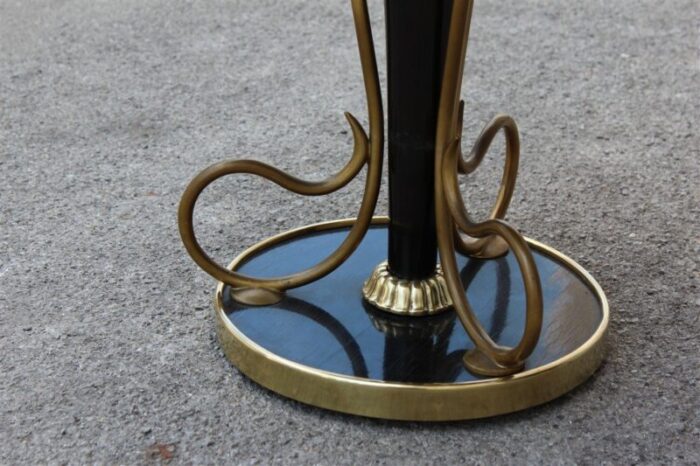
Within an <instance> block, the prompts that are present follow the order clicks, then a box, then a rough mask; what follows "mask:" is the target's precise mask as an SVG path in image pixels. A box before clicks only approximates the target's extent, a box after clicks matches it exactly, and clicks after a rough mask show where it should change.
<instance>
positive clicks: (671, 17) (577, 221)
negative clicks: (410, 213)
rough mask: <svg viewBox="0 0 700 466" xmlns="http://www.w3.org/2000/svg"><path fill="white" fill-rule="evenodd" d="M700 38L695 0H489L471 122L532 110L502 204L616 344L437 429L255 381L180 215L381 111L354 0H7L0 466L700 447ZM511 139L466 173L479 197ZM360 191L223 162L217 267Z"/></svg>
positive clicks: (663, 458)
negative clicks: (332, 190)
mask: <svg viewBox="0 0 700 466" xmlns="http://www.w3.org/2000/svg"><path fill="white" fill-rule="evenodd" d="M371 10H372V14H373V18H374V24H375V41H376V42H377V44H378V58H379V60H380V68H382V74H383V73H384V71H383V68H384V66H383V63H384V46H383V42H384V31H383V9H382V4H381V2H378V1H373V2H372V5H371ZM699 29H700V5H699V4H698V3H697V1H696V0H654V1H650V0H643V1H632V0H619V1H614V2H603V1H593V2H575V3H574V2H545V1H541V0H539V1H538V0H505V1H501V2H496V1H487V0H483V1H478V2H477V5H476V7H475V11H474V22H473V27H472V40H471V42H470V49H469V56H468V64H467V68H466V72H465V73H466V74H465V87H464V91H463V95H464V98H465V100H466V102H467V111H466V115H465V139H466V140H467V143H468V141H470V140H473V138H474V136H475V135H476V134H477V133H478V131H479V130H480V128H481V126H482V125H483V124H485V123H486V122H487V121H488V119H489V118H490V116H491V115H492V114H493V113H495V112H497V111H500V112H506V113H510V114H512V115H513V116H514V117H515V118H516V119H517V120H518V122H519V124H520V127H521V130H522V147H523V156H522V164H521V177H520V179H519V183H518V189H517V191H516V196H515V198H514V202H513V205H512V207H511V210H510V214H509V219H510V220H511V221H512V222H513V223H514V224H515V225H517V226H518V227H519V228H520V229H521V230H522V231H524V232H525V233H526V234H527V235H529V236H532V237H534V238H537V239H540V240H543V241H545V242H547V243H549V244H551V245H553V246H554V247H556V248H558V249H560V250H562V251H564V252H565V253H567V254H568V255H570V256H571V257H573V258H575V259H577V260H578V261H580V263H581V264H583V265H584V266H586V267H588V268H589V269H590V270H591V272H592V273H593V274H594V276H596V278H597V279H598V280H599V281H600V283H601V284H602V285H603V287H604V288H605V290H606V292H607V294H608V297H609V299H610V304H611V309H612V322H611V327H610V348H609V355H608V357H607V362H606V363H605V364H604V365H603V367H602V368H601V369H600V371H599V372H598V373H597V374H596V375H595V376H594V377H593V378H592V379H591V380H590V381H589V382H588V383H586V384H584V385H583V386H582V387H580V388H579V389H577V390H575V391H574V392H573V393H571V394H569V395H567V396H565V397H563V398H562V399H560V400H557V401H555V402H552V403H549V404H547V405H545V406H542V407H540V408H537V409H532V410H529V411H525V412H522V413H518V414H513V415H509V416H505V417H500V418H496V419H489V420H481V421H475V422H464V423H451V424H433V425H422V424H414V423H394V422H382V421H376V420H369V419H362V418H355V417H350V416H345V415H340V414H335V413H331V412H326V411H323V410H319V409H315V408H311V407H307V406H303V405H301V404H299V403H295V402H291V401H287V400H285V399H283V398H281V397H279V396H277V395H274V394H272V393H270V392H268V391H266V390H264V389H261V388H259V387H258V386H256V385H255V384H254V383H252V382H250V381H248V380H247V379H245V378H244V377H243V376H242V375H241V374H240V373H238V372H237V371H236V370H235V369H233V368H232V367H231V366H230V365H229V363H228V362H227V361H226V360H225V359H224V357H223V355H222V353H221V351H220V350H219V347H218V344H217V341H216V337H215V334H214V326H213V319H212V317H211V314H210V307H211V296H212V292H213V289H214V281H213V280H212V279H210V278H209V277H208V276H207V275H205V274H204V273H203V272H201V271H200V270H199V269H198V268H197V267H196V266H195V265H194V263H193V262H192V261H191V260H190V259H189V257H188V256H187V255H186V253H185V251H184V249H183V247H182V245H181V243H180V240H179V236H178V233H177V228H176V206H177V203H178V200H179V196H180V194H181V193H182V191H183V189H184V187H185V185H186V183H187V182H188V180H189V179H190V178H191V177H192V176H193V175H194V174H195V173H196V172H197V171H198V170H200V169H201V168H203V167H205V166H207V165H209V164H211V163H213V162H215V161H219V160H221V159H224V158H229V157H253V158H257V159H260V160H264V161H268V162H272V163H274V164H276V165H278V166H279V167H282V168H284V169H286V170H288V171H290V172H292V173H295V174H299V175H304V176H306V177H309V178H321V177H322V176H324V175H326V174H330V173H331V172H333V171H334V170H335V169H337V168H338V167H340V166H341V164H343V163H344V161H345V160H346V159H347V157H348V156H349V152H350V149H351V141H350V137H349V134H348V128H347V125H346V123H345V121H344V119H343V116H342V112H343V111H345V110H348V111H351V112H353V113H354V114H356V115H358V117H362V118H361V120H363V121H364V120H366V116H365V115H366V112H365V105H364V96H363V87H362V81H361V77H360V68H359V62H358V56H357V51H356V47H355V39H354V31H353V26H352V18H351V14H350V9H349V5H348V2H346V1H342V2H341V1H335V0H334V1H310V0H304V1H301V0H288V1H285V2H279V1H275V0H258V1H255V2H253V1H242V0H225V1H224V0H220V1H215V0H211V1H182V0H176V1H170V0H169V1H165V0H151V1H148V2H144V1H140V0H122V1H119V2H110V1H88V0H62V1H48V0H0V170H1V173H2V180H3V182H2V184H0V354H2V357H0V374H1V375H0V463H2V464H19V463H51V464H59V463H71V464H77V463H141V462H158V461H165V460H167V458H168V457H170V456H172V457H173V458H172V460H171V462H172V463H177V464H180V463H183V464H187V463H194V464H200V463H201V464H203V463H219V464H221V463H261V464H277V463H279V464H311V463H314V464H316V463H318V464H331V463H333V464H385V463H386V464H396V463H415V464H429V463H434V464H464V463H481V464H497V463H499V464H500V463H511V464H523V463H530V464H564V463H579V464H601V463H609V464H635V463H638V464H641V463H646V464H649V463H658V464H671V463H679V464H681V463H686V464H693V463H695V464H697V463H698V462H700V421H699V420H698V412H699V411H700V398H699V394H700V389H699V388H698V377H699V375H700V357H699V356H698V334H699V330H700V325H699V320H698V315H699V313H698V311H699V307H700V289H699V279H698V277H699V275H700V267H699V261H698V256H699V252H700V251H699V250H700V222H699V221H698V217H699V216H700V191H699V188H698V182H699V180H700V162H699V161H698V160H699V159H698V157H699V156H700V154H699V153H698V148H699V147H700V138H699V136H698V123H699V122H700V118H699V117H700V112H699V108H700V107H699V105H698V96H699V95H700V64H699V56H698V53H699V52H698V48H699V46H700V42H699V39H698V30H699ZM500 153H501V152H500V148H499V147H494V149H493V150H492V155H493V156H492V157H490V158H489V161H488V163H487V164H486V167H485V168H484V169H483V170H482V171H481V172H480V173H479V174H478V175H477V176H475V177H474V180H476V181H475V182H471V180H470V182H469V184H468V185H467V186H466V187H465V193H466V195H467V196H468V197H469V200H470V204H472V205H475V206H476V207H477V211H478V212H482V213H483V212H486V210H487V206H488V204H489V202H490V200H492V199H493V196H494V195H495V192H496V184H497V179H498V172H499V170H500V165H501V163H502V156H501V155H500ZM361 191H362V182H361V181H356V182H353V183H352V184H351V185H350V186H349V187H348V188H347V189H345V190H344V191H342V192H341V193H339V194H336V195H333V196H332V197H331V198H330V200H328V199H326V200H321V199H302V198H298V197H295V196H293V195H289V194H286V193H284V192H283V191H282V190H280V189H278V188H275V187H273V186H270V185H269V184H265V183H262V182H260V181H258V180H255V179H253V178H250V177H246V176H242V177H238V178H234V179H227V180H225V181H221V182H217V183H216V184H215V186H213V187H212V188H211V189H210V190H209V191H207V193H206V194H205V195H204V196H203V198H202V200H201V201H200V207H199V209H198V212H197V223H198V225H197V228H198V231H200V232H201V233H200V237H201V238H202V240H203V242H204V244H205V245H206V246H207V247H208V248H209V249H210V250H212V251H214V255H215V256H216V257H217V258H218V259H219V260H221V261H227V260H230V259H231V258H232V257H233V256H234V255H235V254H236V253H237V252H239V251H241V250H242V249H243V248H244V247H245V246H247V245H250V244H251V243H253V242H254V241H256V240H257V239H260V238H263V237H265V236H268V235H270V234H271V233H272V232H277V231H282V230H285V229H289V228H291V227H294V226H300V225H303V224H307V223H310V222H312V221H320V220H326V219H333V218H339V217H345V216H350V215H354V212H355V210H356V208H357V206H358V205H359V199H360V197H361ZM382 198H384V196H382ZM385 211H386V201H385V200H384V199H383V200H382V201H381V203H380V205H379V206H378V212H380V213H381V212H385ZM158 446H160V450H159V449H158Z"/></svg>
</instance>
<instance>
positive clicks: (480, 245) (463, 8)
mask: <svg viewBox="0 0 700 466" xmlns="http://www.w3.org/2000/svg"><path fill="white" fill-rule="evenodd" d="M472 7H473V0H455V1H454V3H453V7H452V18H451V22H450V33H449V38H448V47H447V53H446V61H445V71H444V76H443V83H442V90H441V94H440V108H439V111H438V123H437V134H436V142H435V210H436V220H437V237H438V250H439V253H440V262H441V265H442V269H443V272H444V274H445V280H446V282H447V287H448V290H449V292H450V296H451V298H452V301H453V304H454V308H455V311H456V312H457V315H458V316H459V319H460V321H461V323H462V325H463V326H464V328H465V330H466V331H467V333H468V334H469V337H470V338H471V339H472V341H473V342H474V345H475V346H476V348H475V349H473V350H471V351H469V352H467V354H466V355H465V357H464V363H465V365H466V366H467V368H468V369H469V370H470V371H471V372H473V373H475V374H479V375H484V376H491V377H499V376H506V375H510V374H514V373H516V372H519V371H521V370H522V369H523V367H524V365H525V360H526V359H527V357H528V356H529V355H530V354H531V353H532V351H533V349H534V348H535V345H536V344H537V341H538V339H539V336H540V331H541V328H542V289H541V285H540V278H539V274H538V272H537V268H536V266H535V262H534V259H533V257H532V254H531V252H530V249H529V247H528V245H527V242H526V241H525V239H524V238H523V237H522V236H521V235H520V234H519V233H518V232H517V231H516V230H515V229H514V228H512V227H511V226H509V225H508V224H507V223H506V222H504V221H503V220H501V219H502V218H503V216H504V215H505V211H506V210H507V207H508V203H509V202H510V198H511V196H512V192H513V187H514V184H515V176H516V174H517V162H518V155H519V140H518V136H517V134H518V133H517V126H516V125H515V122H514V121H513V120H512V118H510V117H508V116H505V115H503V116H497V117H496V118H495V119H494V120H492V122H491V123H490V124H489V125H487V127H486V129H485V130H484V131H483V132H482V134H481V136H480V137H479V138H478V139H477V143H476V144H475V148H474V150H473V151H472V155H471V157H470V158H469V159H468V160H466V161H465V160H464V159H463V158H462V157H461V152H460V149H459V144H460V134H461V129H462V128H461V119H462V108H463V107H462V106H461V105H460V103H459V93H460V89H461V85H462V75H463V72H464V60H465V55H466V49H467V41H468V37H469V25H470V22H471V14H472ZM500 129H504V131H505V134H506V151H507V154H506V169H505V171H504V177H503V181H502V183H501V189H500V192H499V197H498V201H497V203H496V207H495V208H494V210H493V212H492V215H491V217H492V218H490V219H488V220H486V221H484V222H481V223H475V222H473V221H472V220H471V219H470V218H469V215H468V213H467V210H466V207H465V205H464V201H463V199H462V197H461V194H460V192H459V183H458V180H457V176H458V171H462V172H464V173H470V172H471V171H473V170H474V169H476V167H477V166H478V165H479V163H480V162H481V159H483V157H484V155H485V154H486V152H487V150H488V146H489V145H490V143H491V141H492V140H493V138H494V136H495V135H496V133H497V132H498V131H499V130H500ZM460 232H463V233H465V234H466V235H469V238H468V239H466V240H465V239H464V238H462V237H461V235H460ZM457 248H459V249H460V250H461V251H463V252H465V253H467V254H470V255H474V256H478V257H493V256H496V255H499V254H502V253H504V252H506V251H507V250H508V249H510V250H511V251H512V252H513V254H514V255H515V258H516V259H517V261H518V265H519V266H520V272H521V274H522V277H523V282H524V284H525V293H526V310H525V312H526V314H525V330H524V333H523V336H522V338H521V340H520V342H519V343H518V345H517V346H515V347H514V348H505V347H502V346H500V345H498V344H496V343H495V342H494V341H493V340H492V339H491V337H490V336H489V334H488V332H487V331H486V330H484V328H483V327H482V326H481V324H480V323H479V321H478V319H477V318H476V316H475V315H474V312H473V311H472V309H471V306H470V305H469V301H468V300H467V297H466V295H465V293H464V287H463V285H462V283H461V280H460V277H459V272H458V269H457V260H456V257H455V254H456V249H457Z"/></svg>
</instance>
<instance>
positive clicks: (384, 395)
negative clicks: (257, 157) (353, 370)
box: [214, 217, 609, 421]
mask: <svg viewBox="0 0 700 466" xmlns="http://www.w3.org/2000/svg"><path fill="white" fill-rule="evenodd" d="M387 221H388V219H387V218H385V217H379V218H377V217H375V218H374V219H373V220H372V223H374V224H384V223H387ZM353 224H354V220H353V219H347V220H340V221H334V222H325V223H321V224H315V225H310V226H308V227H304V228H299V229H296V230H293V231H289V232H286V233H283V234H281V235H277V236H275V237H272V238H269V239H266V240H264V241H262V242H260V243H259V244H256V245H254V246H252V247H250V248H248V249H247V250H246V251H245V252H243V253H242V254H241V255H239V256H238V257H237V258H236V259H235V260H234V261H233V262H232V263H231V265H230V267H231V269H232V270H236V269H237V268H238V267H239V266H241V265H242V264H244V263H246V262H247V261H248V260H249V259H250V258H252V257H255V256H256V255H258V254H260V253H262V252H263V251H264V250H266V249H269V248H273V247H275V246H277V245H280V244H282V243H285V242H287V241H292V240H294V238H299V237H303V236H306V235H314V234H317V233H318V232H321V231H324V230H330V229H336V228H341V227H350V226H352V225H353ZM526 241H527V243H528V245H529V246H530V247H531V248H533V249H534V250H537V251H539V252H541V253H543V254H546V255H548V256H549V257H551V258H552V259H554V260H556V262H557V263H559V264H560V265H561V267H562V270H567V271H569V272H570V273H571V274H573V275H574V276H576V277H578V278H579V279H580V280H581V281H582V282H583V283H585V284H586V286H587V288H589V289H590V291H591V292H592V293H593V295H594V296H595V301H596V303H597V306H598V311H597V312H599V316H598V317H595V321H594V322H596V324H594V325H593V326H592V329H593V330H592V331H591V332H590V335H589V336H587V337H585V338H584V339H583V340H582V341H583V343H582V344H580V345H579V346H578V347H576V348H575V349H574V350H572V351H570V352H568V353H567V354H566V355H564V356H563V357H560V358H559V359H556V360H554V361H552V362H549V363H546V364H544V365H540V366H537V367H531V368H527V369H526V370H524V371H522V372H519V373H517V374H514V375H511V376H508V377H498V378H486V379H481V380H477V381H470V382H455V383H420V384H415V383H392V382H385V381H379V380H373V379H368V378H363V377H358V376H349V375H341V374H337V373H333V372H328V371H325V370H320V369H316V368H313V367H309V366H305V365H303V364H299V363H297V362H294V361H290V360H288V359H285V358H282V357H280V356H279V355H277V354H275V353H273V352H271V351H269V350H267V349H265V348H263V347H261V346H260V345H258V344H257V343H256V342H255V341H253V340H251V339H250V338H249V337H248V336H246V335H245V334H243V333H242V332H241V331H240V330H239V329H238V328H237V327H236V326H234V325H233V324H232V323H231V321H230V320H229V318H228V317H227V315H226V313H225V310H224V305H223V301H224V298H225V297H224V295H223V293H224V290H225V288H226V286H225V284H224V283H219V286H218V288H217V292H216V295H215V300H214V308H215V314H216V320H217V332H218V335H219V338H220V340H221V343H222V348H223V350H224V353H225V354H226V356H227V357H228V359H229V360H230V361H231V362H232V363H233V364H234V365H235V366H236V367H237V368H238V369H240V370H241V371H242V372H243V373H244V374H246V375H247V376H248V377H250V378H251V379H252V380H254V381H255V382H257V383H259V384H260V385H262V386H264V387H267V388H269V389H271V390H273V391H275V392H277V393H279V394H282V395H284V396H287V397H289V398H292V399H295V400H298V401H301V402H303V403H308V404H311V405H314V406H318V407H321V408H326V409H331V410H335V411H341V412H345V413H350V414H356V415H361V416H367V417H375V418H384V419H395V420H411V421H452V420H464V419H475V418H483V417H489V416H496V415H499V414H505V413H510V412H514V411H518V410H522V409H526V408H529V407H532V406H536V405H539V404H542V403H545V402H547V401H550V400H553V399H555V398H557V397H559V396H561V395H562V394H564V393H566V392H568V391H570V390H572V389H573V388H574V387H576V386H577V385H579V384H581V383H582V382H583V381H585V380H586V379H587V378H588V377H589V376H590V375H591V374H592V373H593V372H595V370H596V369H597V368H598V366H599V365H600V363H601V362H602V359H603V355H604V346H605V338H606V334H607V327H608V321H609V309H608V302H607V300H606V297H605V294H604V293H603V290H602V289H601V288H600V286H599V285H598V283H597V282H596V281H595V280H594V279H593V278H592V277H591V276H590V275H589V274H588V272H586V270H585V269H583V268H582V267H581V266H580V265H578V264H577V263H575V262H574V261H573V260H571V259H569V258H568V257H566V256H564V255H563V254H561V253H559V252H558V251H556V250H554V249H552V248H550V247H548V246H546V245H544V244H541V243H538V242H537V241H534V240H530V239H528V240H526ZM561 298H562V299H561V300H557V302H556V304H557V305H561V306H569V307H568V309H569V310H568V312H567V313H566V314H565V315H563V316H562V319H563V322H562V319H558V320H557V321H556V322H557V325H554V326H553V327H554V328H553V329H552V330H553V331H554V332H555V333H554V334H552V335H549V334H548V335H547V339H546V341H544V342H543V344H544V345H545V347H546V346H550V345H553V344H555V341H556V340H555V339H556V338H564V339H568V338H569V337H568V335H569V333H570V332H577V326H576V322H577V321H578V319H587V320H589V319H592V318H593V317H592V316H591V317H589V316H587V315H581V311H583V310H584V309H579V308H578V307H577V306H576V305H575V304H573V305H572V303H571V300H570V297H568V296H564V295H563V296H562V297H561ZM387 315H388V314H387ZM380 318H381V316H378V317H373V318H372V322H373V324H374V325H375V326H379V327H380V328H382V329H384V328H385V327H386V332H387V333H393V332H397V331H399V332H403V331H404V330H400V329H396V328H392V327H393V326H394V325H393V324H387V323H385V322H382V320H383V319H380ZM434 318H438V317H434ZM377 319H380V320H379V321H377ZM427 319H433V318H427ZM412 322H413V323H416V324H417V323H418V322H420V320H419V319H411V320H408V319H405V320H404V323H405V324H406V325H409V326H411V325H412ZM560 323H561V325H559V324H560ZM440 324H441V323H440V322H438V323H437V324H436V325H440ZM409 330H410V329H409ZM424 330H425V329H423V331H424ZM413 331H417V332H420V331H421V328H416V329H415V330H413ZM587 335H588V334H587ZM485 364H487V365H488V364H489V362H486V363H485Z"/></svg>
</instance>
